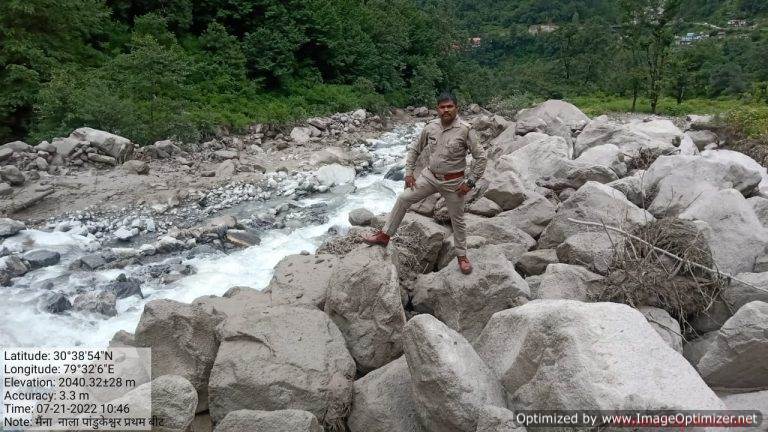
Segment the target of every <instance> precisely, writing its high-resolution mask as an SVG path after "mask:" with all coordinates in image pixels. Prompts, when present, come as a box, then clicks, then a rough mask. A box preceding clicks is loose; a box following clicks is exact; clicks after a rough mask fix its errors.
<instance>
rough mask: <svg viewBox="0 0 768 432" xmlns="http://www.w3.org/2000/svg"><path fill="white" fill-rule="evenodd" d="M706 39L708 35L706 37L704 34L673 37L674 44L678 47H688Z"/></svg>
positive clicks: (690, 33)
mask: <svg viewBox="0 0 768 432" xmlns="http://www.w3.org/2000/svg"><path fill="white" fill-rule="evenodd" d="M708 37H709V35H707V34H706V33H693V32H689V33H686V34H684V35H683V36H675V42H677V44H678V45H690V44H692V43H694V42H698V41H700V40H704V39H706V38H708Z"/></svg>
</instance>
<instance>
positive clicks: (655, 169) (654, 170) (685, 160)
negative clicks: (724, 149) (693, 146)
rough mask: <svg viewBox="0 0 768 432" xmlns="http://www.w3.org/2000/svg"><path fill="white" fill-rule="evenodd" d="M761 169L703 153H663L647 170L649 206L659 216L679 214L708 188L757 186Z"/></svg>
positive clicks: (748, 189)
mask: <svg viewBox="0 0 768 432" xmlns="http://www.w3.org/2000/svg"><path fill="white" fill-rule="evenodd" d="M760 179H761V177H760V173H759V172H758V171H755V170H750V169H748V168H746V167H745V166H744V165H742V164H739V163H737V162H733V161H727V160H722V159H707V158H703V157H700V156H682V155H675V156H659V157H658V158H656V160H655V161H654V162H653V163H652V164H651V166H650V167H649V168H648V169H647V170H646V171H645V175H644V176H643V186H644V188H645V195H646V196H647V197H649V198H651V200H650V201H649V203H650V205H649V207H648V210H649V211H650V212H651V213H653V214H654V215H655V216H658V217H661V216H676V215H678V214H680V213H681V212H683V211H685V210H686V209H687V208H688V207H689V206H691V205H692V204H694V203H695V202H697V201H698V200H699V199H700V197H701V195H702V194H703V193H704V192H707V191H712V190H720V189H731V188H733V189H736V190H738V191H739V192H741V193H747V192H749V191H751V190H753V189H754V188H755V187H756V186H757V185H758V184H759V183H760Z"/></svg>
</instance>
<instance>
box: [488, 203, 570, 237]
mask: <svg viewBox="0 0 768 432" xmlns="http://www.w3.org/2000/svg"><path fill="white" fill-rule="evenodd" d="M555 211H556V207H555V205H554V204H552V203H551V202H550V201H549V200H548V199H546V198H545V197H544V196H542V195H540V194H538V193H536V192H531V191H528V192H526V193H525V201H523V202H522V204H520V205H519V206H517V207H515V208H514V209H512V210H507V211H505V212H501V213H499V214H497V215H496V218H499V219H500V220H503V221H504V222H506V223H509V224H511V225H513V226H515V227H517V228H520V229H521V230H523V231H525V233H526V234H528V235H529V236H531V237H533V238H536V237H538V236H539V235H541V232H542V231H544V227H546V226H547V224H549V223H550V222H551V221H552V218H554V217H555Z"/></svg>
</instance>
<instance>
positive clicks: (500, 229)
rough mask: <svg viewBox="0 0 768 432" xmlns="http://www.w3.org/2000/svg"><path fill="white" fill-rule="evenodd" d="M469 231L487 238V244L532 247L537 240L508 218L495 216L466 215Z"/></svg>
mask: <svg viewBox="0 0 768 432" xmlns="http://www.w3.org/2000/svg"><path fill="white" fill-rule="evenodd" d="M464 218H465V220H466V224H467V233H469V234H471V235H474V236H480V237H483V238H485V240H486V244H501V243H517V244H519V245H522V246H523V247H525V250H529V249H531V248H532V247H533V246H535V245H536V240H534V239H533V237H531V236H530V234H528V233H526V232H525V231H523V230H521V229H520V228H517V227H516V226H514V225H513V224H512V223H510V222H509V220H507V219H506V218H503V217H500V216H498V215H497V216H495V217H492V218H485V217H480V216H475V215H465V217H464Z"/></svg>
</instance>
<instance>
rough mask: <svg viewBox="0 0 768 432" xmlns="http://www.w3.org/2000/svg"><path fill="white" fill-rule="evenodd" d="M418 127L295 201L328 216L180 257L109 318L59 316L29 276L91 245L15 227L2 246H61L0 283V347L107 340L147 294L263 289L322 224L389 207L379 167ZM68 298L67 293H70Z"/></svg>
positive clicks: (107, 275) (385, 141)
mask: <svg viewBox="0 0 768 432" xmlns="http://www.w3.org/2000/svg"><path fill="white" fill-rule="evenodd" d="M421 127H423V124H417V125H404V126H400V127H397V128H396V129H395V130H394V131H393V132H389V133H385V134H382V136H381V137H380V139H378V140H376V141H375V143H374V148H373V153H374V163H375V165H377V166H378V167H379V169H377V171H378V173H376V174H369V175H365V176H362V177H358V178H356V179H355V188H356V189H355V191H354V192H351V193H349V194H347V195H345V196H334V194H332V193H328V194H322V195H316V196H311V197H308V198H304V199H301V200H299V201H298V204H299V205H300V206H310V205H313V204H317V203H319V202H326V203H328V205H329V207H328V209H327V212H328V213H327V216H328V221H327V222H325V223H323V224H318V225H308V226H304V227H301V228H297V229H292V230H271V231H268V232H265V233H263V235H262V236H261V244H260V245H257V246H252V247H249V248H245V249H242V250H239V251H236V252H233V253H230V254H217V255H208V256H204V257H201V258H197V257H196V258H193V259H191V260H185V261H184V263H185V264H191V265H193V266H194V267H195V268H196V269H197V272H196V273H195V274H194V275H190V276H187V277H185V278H183V279H181V280H179V281H177V282H174V283H172V284H170V285H162V284H159V283H157V284H151V283H150V284H144V285H142V291H143V293H144V296H145V298H144V299H140V298H138V297H135V296H134V297H129V298H125V299H120V300H118V302H117V311H118V314H117V316H115V317H112V318H105V317H103V316H101V315H91V314H85V313H80V312H75V311H72V310H70V311H68V312H67V313H64V314H60V315H59V314H51V313H49V312H46V311H44V310H42V309H41V308H40V306H39V303H40V296H41V294H45V292H44V291H45V290H44V289H43V288H37V287H34V283H35V282H36V281H42V280H45V279H50V278H53V277H56V276H60V275H63V274H65V273H66V272H67V270H66V268H67V266H68V265H69V263H70V262H71V261H72V260H74V259H76V258H77V257H78V256H80V255H82V254H83V253H84V252H85V251H89V250H93V249H94V247H95V246H96V245H95V244H94V243H93V242H92V241H89V240H88V239H86V238H85V237H82V236H79V235H75V234H69V233H62V232H54V233H46V232H42V231H36V230H26V231H22V232H21V233H20V234H18V235H16V236H14V237H11V238H9V239H7V240H6V241H5V243H3V245H4V246H6V247H8V248H9V249H10V250H27V248H25V247H24V245H25V244H34V246H35V247H36V248H45V249H50V250H55V251H58V252H60V253H61V254H62V261H61V263H60V264H58V265H56V266H52V267H48V268H44V269H40V270H36V271H32V272H29V273H28V274H27V275H25V276H24V277H23V278H21V280H20V281H18V282H17V283H16V284H15V285H14V286H12V287H8V288H0V290H2V293H3V299H2V301H0V316H2V319H0V346H2V347H12V346H89V347H100V346H106V345H107V344H108V342H109V340H110V339H111V338H112V335H113V334H114V333H115V332H117V331H118V330H126V331H129V332H133V331H134V329H135V328H136V324H137V323H138V321H139V318H140V316H141V311H142V309H143V307H144V304H145V303H146V302H148V301H150V300H156V299H172V300H177V301H181V302H191V301H192V300H194V299H196V298H198V297H200V296H203V295H209V294H213V295H222V294H223V293H224V292H226V291H227V289H229V288H231V287H233V286H238V285H241V286H249V287H252V288H256V289H263V288H264V287H266V286H267V284H268V283H269V281H270V279H271V278H272V273H273V268H274V266H275V265H276V264H277V263H278V262H279V261H280V260H281V259H282V258H283V257H285V256H287V255H290V254H296V253H300V252H301V251H303V250H306V251H309V252H314V251H315V250H316V249H317V247H318V246H319V245H320V243H321V241H322V239H323V238H324V237H325V236H326V234H327V232H328V230H329V228H332V227H335V228H337V229H340V230H344V229H346V228H348V227H349V222H348V215H349V212H350V211H351V210H353V209H356V208H360V207H365V208H367V209H369V210H371V211H372V212H374V213H381V212H388V211H389V210H390V209H391V207H392V205H393V204H394V202H395V199H396V197H397V193H398V192H399V191H400V190H402V188H403V183H402V182H396V181H391V180H387V179H384V173H385V172H386V171H387V169H388V168H389V167H390V166H392V165H394V164H395V163H397V162H400V161H401V160H402V159H403V157H404V154H405V146H406V145H407V144H408V143H410V142H411V140H413V139H414V137H415V135H416V134H417V133H418V132H419V131H420V129H421ZM136 247H138V245H136ZM124 272H125V273H128V272H127V271H126V270H106V271H98V272H75V273H71V274H70V276H69V279H68V280H67V281H66V282H64V283H61V284H60V285H54V287H53V290H57V291H58V290H61V291H65V292H76V291H77V290H78V288H79V289H80V290H82V291H88V290H90V289H92V287H93V286H94V285H95V284H97V283H101V282H106V281H109V280H113V279H114V278H115V277H116V276H117V275H118V274H120V273H124ZM62 285H66V286H62ZM69 297H70V300H72V299H73V297H74V296H72V295H70V296H69Z"/></svg>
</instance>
